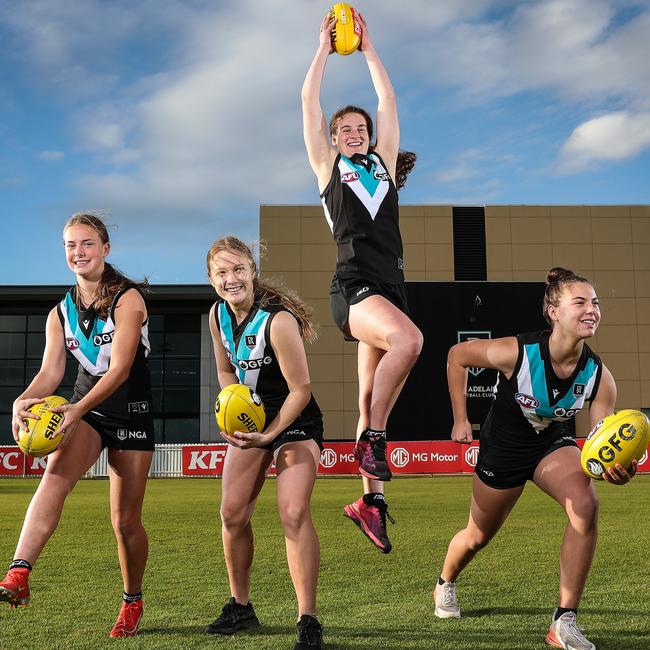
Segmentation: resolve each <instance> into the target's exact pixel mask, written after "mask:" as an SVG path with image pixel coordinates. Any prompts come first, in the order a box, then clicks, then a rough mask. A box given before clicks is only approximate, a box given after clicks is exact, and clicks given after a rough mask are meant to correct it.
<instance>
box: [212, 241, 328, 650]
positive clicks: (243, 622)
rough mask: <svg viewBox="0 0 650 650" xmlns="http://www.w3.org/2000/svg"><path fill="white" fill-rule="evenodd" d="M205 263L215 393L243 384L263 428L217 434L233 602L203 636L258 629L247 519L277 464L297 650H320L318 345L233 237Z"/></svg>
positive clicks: (297, 309) (305, 320) (301, 315)
mask: <svg viewBox="0 0 650 650" xmlns="http://www.w3.org/2000/svg"><path fill="white" fill-rule="evenodd" d="M206 261H207V267H208V277H209V279H210V283H211V284H212V286H213V287H214V289H215V291H216V292H217V295H218V296H219V300H218V301H217V302H216V303H215V304H214V305H213V307H212V308H211V310H210V332H211V334H212V342H213V345H214V356H215V360H216V364H217V375H218V378H219V385H220V386H221V387H225V386H230V385H231V384H237V383H241V384H245V385H246V386H248V387H249V388H250V389H251V390H253V391H255V392H256V393H257V394H258V395H259V396H260V398H261V399H262V402H263V404H264V408H265V411H266V427H265V429H264V431H262V432H260V433H257V432H254V433H248V432H239V431H238V432H235V433H233V435H227V434H226V433H225V432H223V433H222V435H223V437H224V438H225V439H226V440H228V442H230V444H231V446H230V447H229V449H228V453H227V454H226V460H225V465H224V470H223V477H222V481H221V522H222V528H221V532H222V539H223V551H224V555H225V559H226V567H227V569H228V581H229V583H230V593H231V597H230V600H229V601H228V602H227V603H226V605H225V606H224V608H223V610H222V612H221V615H220V616H219V617H218V618H217V619H216V620H215V621H214V622H213V623H211V624H210V625H208V626H207V628H206V630H205V631H206V632H207V633H208V634H235V633H236V632H239V631H240V630H246V629H252V628H256V627H259V621H258V619H257V616H256V614H255V611H254V609H253V605H252V604H251V603H250V601H249V599H248V597H249V590H250V574H251V565H252V562H253V550H254V546H253V528H252V526H251V517H252V516H253V511H254V509H255V503H256V501H257V496H258V494H259V492H260V490H261V489H262V486H263V485H264V481H265V479H266V472H267V470H268V469H269V467H270V465H271V462H272V461H273V460H275V466H276V471H277V493H278V512H279V515H280V521H281V523H282V527H283V529H284V538H285V545H286V549H287V563H288V564H289V573H290V574H291V580H292V581H293V586H294V589H295V592H296V598H297V600H298V625H297V635H298V640H297V642H296V644H295V646H294V650H309V649H311V650H317V649H319V648H321V646H322V642H323V628H322V626H321V624H320V623H319V622H318V619H317V618H316V584H317V582H318V570H319V565H320V547H319V543H318V536H317V534H316V529H315V528H314V524H313V523H312V519H311V493H312V490H313V487H314V482H315V480H316V474H317V471H318V463H319V461H320V453H321V449H322V439H323V417H322V414H321V411H320V409H319V408H318V404H316V400H315V399H314V397H313V395H312V394H311V384H310V380H309V368H308V367H307V356H306V354H305V347H304V343H303V340H307V341H311V340H313V339H314V338H315V331H314V327H313V325H312V322H311V318H310V315H309V310H308V309H307V307H306V305H305V304H304V303H303V302H302V300H300V298H298V297H297V296H295V295H293V294H291V293H290V292H288V291H287V290H284V289H280V288H278V287H274V286H273V285H271V284H269V283H268V282H266V281H263V280H261V279H260V278H259V276H258V273H257V267H256V265H255V260H254V259H253V255H252V253H251V250H250V248H248V246H246V244H244V243H243V242H242V241H240V240H239V239H237V238H236V237H224V238H222V239H219V240H217V241H216V242H214V244H212V246H211V248H210V250H209V251H208V255H207V260H206Z"/></svg>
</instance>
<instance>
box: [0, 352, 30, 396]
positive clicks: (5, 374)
mask: <svg viewBox="0 0 650 650" xmlns="http://www.w3.org/2000/svg"><path fill="white" fill-rule="evenodd" d="M24 363H25V362H24V361H23V360H22V359H2V360H0V364H2V372H0V386H21V389H20V392H22V390H23V389H22V387H23V386H24V385H25V368H24Z"/></svg>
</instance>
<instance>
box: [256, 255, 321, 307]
mask: <svg viewBox="0 0 650 650" xmlns="http://www.w3.org/2000/svg"><path fill="white" fill-rule="evenodd" d="M261 276H262V278H263V279H266V280H271V281H272V282H278V283H280V284H282V285H284V286H285V287H288V288H289V289H291V290H293V291H295V292H296V293H297V294H298V295H299V296H300V297H301V298H302V297H303V295H302V293H301V292H300V277H301V274H300V273H299V272H298V271H269V272H268V273H267V272H266V270H265V269H264V266H263V261H262V271H261ZM307 302H309V301H307Z"/></svg>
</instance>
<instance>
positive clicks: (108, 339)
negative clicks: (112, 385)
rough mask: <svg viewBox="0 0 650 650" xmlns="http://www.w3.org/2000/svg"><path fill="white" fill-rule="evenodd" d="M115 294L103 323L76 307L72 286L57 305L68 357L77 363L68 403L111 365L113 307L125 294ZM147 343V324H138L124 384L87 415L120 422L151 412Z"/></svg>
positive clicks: (91, 309) (81, 394) (148, 345)
mask: <svg viewBox="0 0 650 650" xmlns="http://www.w3.org/2000/svg"><path fill="white" fill-rule="evenodd" d="M130 288H133V287H127V288H125V289H123V290H122V291H120V292H118V293H117V294H116V295H115V298H113V302H112V304H111V306H110V307H109V309H108V315H107V317H106V320H102V319H101V318H99V316H98V315H97V314H96V313H95V310H94V308H93V307H92V305H91V306H90V307H89V308H88V309H85V310H81V309H78V308H77V296H76V294H77V290H76V287H72V288H71V289H70V290H69V291H68V293H67V294H66V295H65V297H64V298H63V300H62V301H61V302H60V303H59V304H58V305H57V313H58V316H59V320H60V321H61V326H62V327H63V333H64V338H65V345H66V348H67V349H68V351H69V352H70V354H72V356H73V357H74V358H75V359H76V360H77V361H78V362H79V370H78V372H77V379H76V381H75V385H74V394H73V397H72V400H71V401H72V402H78V401H79V400H81V399H82V398H83V397H84V396H85V395H87V394H88V392H89V391H90V390H91V389H92V388H93V386H94V385H95V384H96V383H97V382H98V381H99V380H100V379H101V378H102V376H103V375H105V374H106V371H107V370H108V368H109V367H110V363H111V348H112V345H113V335H114V333H115V316H114V311H115V305H116V304H117V302H118V300H119V299H120V297H121V296H122V295H123V294H124V293H125V291H128V290H129V289H130ZM150 349H151V346H150V344H149V321H148V319H147V320H145V322H144V323H142V327H141V329H140V341H139V343H138V348H137V350H136V353H135V357H134V359H133V364H132V365H131V369H130V370H129V376H128V377H127V379H126V381H125V382H124V383H123V384H122V385H121V386H119V387H118V388H117V389H116V390H115V392H114V393H113V394H112V395H110V396H109V397H107V398H106V399H105V400H104V401H103V402H101V403H100V404H98V405H97V406H95V408H93V410H92V411H91V413H93V412H100V413H101V414H103V415H106V416H110V417H113V418H116V419H120V420H128V419H129V417H130V416H131V414H132V413H133V412H141V411H144V410H146V412H149V411H151V404H152V395H151V375H150V372H149V367H148V365H147V355H148V354H149V351H150Z"/></svg>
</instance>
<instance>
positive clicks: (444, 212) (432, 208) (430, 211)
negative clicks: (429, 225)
mask: <svg viewBox="0 0 650 650" xmlns="http://www.w3.org/2000/svg"><path fill="white" fill-rule="evenodd" d="M452 215H453V207H452V206H451V205H425V206H424V216H425V217H447V218H448V219H449V220H451V218H452Z"/></svg>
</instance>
